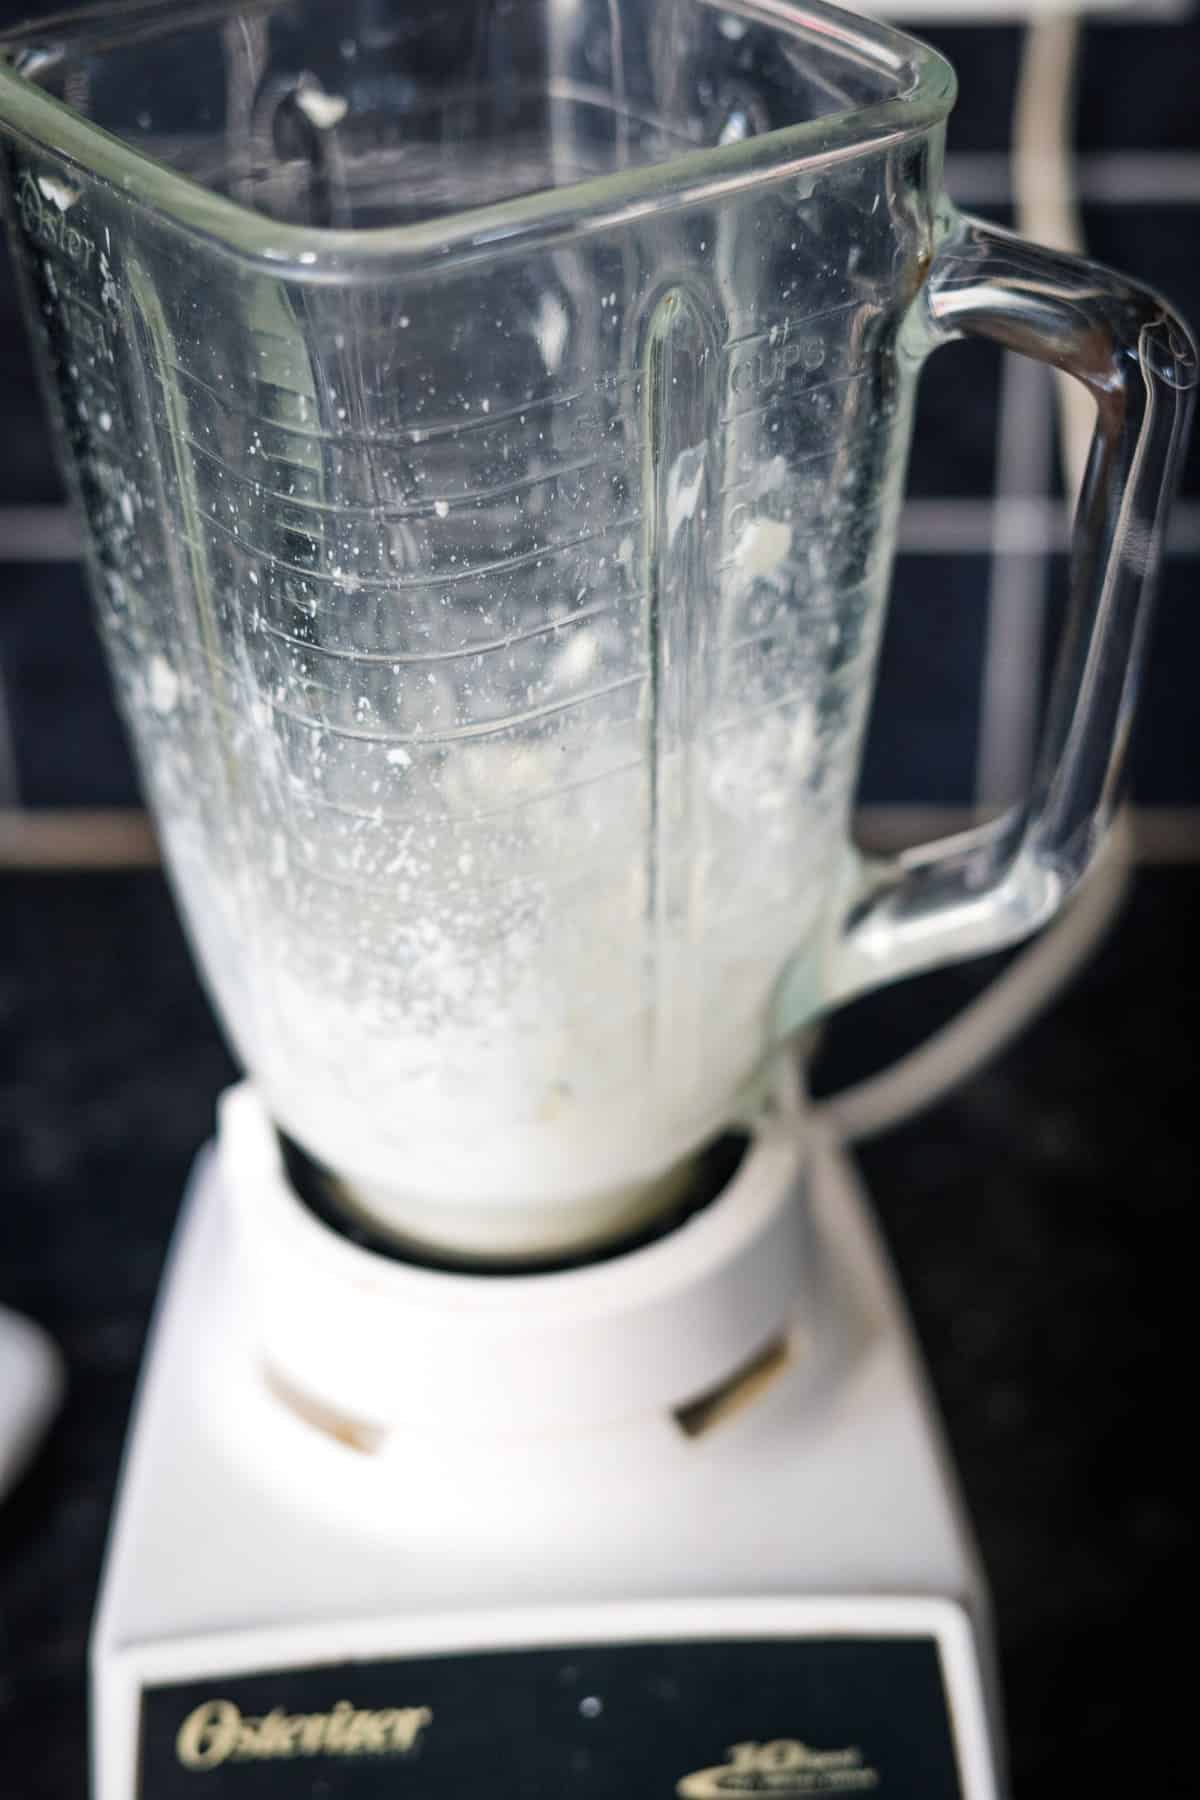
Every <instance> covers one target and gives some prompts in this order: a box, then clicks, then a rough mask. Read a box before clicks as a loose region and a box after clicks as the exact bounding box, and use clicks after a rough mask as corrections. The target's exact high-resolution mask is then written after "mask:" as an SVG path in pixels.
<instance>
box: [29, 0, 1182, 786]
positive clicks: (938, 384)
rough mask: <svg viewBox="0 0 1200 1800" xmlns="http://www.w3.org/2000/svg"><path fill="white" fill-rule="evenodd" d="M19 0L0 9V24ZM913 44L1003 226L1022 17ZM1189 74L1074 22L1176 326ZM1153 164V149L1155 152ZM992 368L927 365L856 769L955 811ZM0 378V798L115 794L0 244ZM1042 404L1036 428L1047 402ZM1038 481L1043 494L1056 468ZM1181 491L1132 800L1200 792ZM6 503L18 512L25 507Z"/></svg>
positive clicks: (1155, 30)
mask: <svg viewBox="0 0 1200 1800" xmlns="http://www.w3.org/2000/svg"><path fill="white" fill-rule="evenodd" d="M26 10H27V8H25V7H21V8H13V7H12V6H10V5H7V4H5V0H0V25H3V23H4V22H5V21H6V20H7V19H8V18H10V17H13V16H16V13H17V12H18V11H20V12H25V11H26ZM925 35H926V36H928V37H931V38H933V39H935V41H936V42H937V43H938V44H939V46H940V47H941V48H943V49H944V50H945V51H946V52H947V54H949V56H950V57H951V59H952V60H953V62H954V63H955V65H956V67H957V69H958V72H959V78H960V92H961V98H960V103H959V107H958V110H957V112H956V113H955V115H954V118H953V120H952V122H951V130H950V138H949V162H948V181H949V185H950V187H951V191H952V192H953V193H954V194H955V197H956V198H958V199H959V200H960V202H961V203H962V204H964V205H966V206H968V207H971V206H974V207H976V208H977V209H978V210H980V211H982V212H984V213H986V214H987V216H989V217H991V218H993V219H995V220H997V221H999V222H1001V223H1008V222H1009V221H1010V213H1009V208H1008V205H1007V185H1006V183H1007V160H1006V153H1007V149H1008V146H1009V142H1010V136H1011V122H1012V107H1013V96H1014V89H1015V83H1016V77H1017V69H1018V61H1019V55H1020V49H1021V42H1022V30H1021V28H1020V27H1017V26H1012V25H1006V26H986V27H973V26H959V27H953V28H947V29H942V30H939V31H936V32H933V31H927V32H926V33H925ZM1198 73H1200V23H1197V22H1196V21H1194V20H1191V19H1189V20H1186V21H1183V22H1177V23H1173V24H1156V23H1144V24H1142V23H1132V22H1131V23H1124V24H1120V25H1106V24H1094V25H1091V26H1089V27H1088V28H1087V29H1086V31H1085V34H1084V44H1083V51H1082V58H1081V66H1080V75H1079V93H1078V113H1077V129H1076V139H1077V142H1078V145H1079V147H1080V149H1081V151H1082V153H1083V158H1082V160H1081V162H1080V164H1079V172H1080V179H1081V187H1082V190H1083V193H1084V198H1085V204H1084V207H1083V219H1084V226H1085V233H1086V238H1087V242H1088V246H1089V250H1090V252H1091V253H1092V254H1093V255H1095V256H1096V257H1097V258H1098V259H1100V260H1103V261H1105V262H1109V263H1112V264H1114V265H1116V266H1118V267H1124V268H1127V269H1129V270H1130V271H1131V272H1134V273H1136V274H1137V275H1138V276H1139V277H1140V278H1141V279H1143V280H1146V281H1148V282H1149V283H1150V284H1151V285H1153V286H1156V287H1158V288H1160V289H1161V290H1162V291H1163V292H1165V293H1166V294H1168V295H1169V296H1170V297H1171V299H1173V300H1174V301H1175V302H1176V304H1178V305H1179V306H1180V307H1181V308H1182V309H1183V310H1184V312H1185V313H1186V314H1188V315H1189V316H1190V317H1191V318H1192V319H1193V320H1200V108H1197V106H1196V103H1195V91H1196V80H1195V78H1196V76H1197V74H1198ZM1156 156H1157V157H1159V158H1165V159H1166V160H1164V161H1161V162H1160V163H1156V162H1155V157H1156ZM1158 167H1161V169H1162V170H1163V177H1162V182H1161V185H1160V184H1159V183H1158V182H1157V181H1156V176H1155V170H1156V168H1158ZM1002 374H1003V362H1002V358H1001V357H1000V355H999V354H998V353H996V352H993V351H991V350H989V349H987V348H985V347H983V346H979V345H954V346H951V347H950V348H948V349H945V350H942V351H940V352H939V353H938V354H937V355H936V356H935V357H934V358H933V359H932V360H931V362H930V363H929V365H928V367H927V369H926V371H925V375H924V378H923V384H922V388H921V394H920V400H919V405H918V413H917V429H916V439H915V444H914V450H913V460H912V468H911V479H910V497H911V499H912V501H913V502H914V505H913V508H912V510H911V511H910V513H909V515H908V521H907V524H906V529H905V534H904V544H905V546H906V549H905V551H904V553H902V554H901V556H900V557H899V559H898V562H897V571H896V581H895V590H894V598H893V604H892V610H891V614H890V617H889V623H888V628H887V632H886V636H885V642H884V648H883V654H882V659H881V665H880V678H879V687H878V693H877V697H876V704H875V707H874V711H873V715H872V723H871V730H870V737H869V742H868V747H867V752H866V757H865V762H864V769H863V780H862V788H861V797H862V799H863V800H864V801H866V802H870V803H874V804H894V803H903V804H938V805H942V804H945V805H956V806H960V805H967V804H970V803H971V801H972V800H973V798H974V797H975V795H976V792H977V789H976V785H975V770H976V758H977V746H978V738H979V715H980V691H981V680H982V670H983V663H984V655H985V646H986V643H987V635H988V627H987V618H988V610H987V609H988V595H989V580H990V568H991V560H990V542H991V536H990V533H991V525H990V513H989V509H988V506H987V502H988V500H989V497H990V496H991V495H992V494H993V492H994V490H995V488H996V484H997V479H998V475H1000V474H1001V471H999V470H998V468H997V450H996V442H997V418H998V413H999V409H1000V403H1001V393H1002V385H1003V379H1002ZM0 384H2V386H0V391H2V392H3V394H4V407H5V416H4V428H3V430H2V431H0V732H8V733H9V734H11V740H12V741H11V744H10V745H7V746H6V745H4V744H0V772H3V771H4V770H5V769H6V768H7V767H8V766H9V765H11V766H12V768H13V769H15V790H16V791H15V793H13V794H9V795H7V796H5V795H3V794H0V805H3V804H5V803H8V804H11V803H13V802H14V800H15V801H17V802H19V803H21V804H25V805H29V806H83V805H97V804H104V805H110V804H124V803H131V802H133V801H134V800H135V799H136V785H135V779H134V775H133V772H132V767H131V762H130V758H129V755H128V752H127V749H126V746H125V742H124V737H123V733H122V729H121V726H120V724H119V723H118V721H117V719H116V716H115V712H114V708H113V705H112V702H111V699H110V696H109V691H108V685H107V676H106V673H105V669H104V662H103V657H102V655H101V653H100V650H99V646H98V644H97V641H96V637H95V634H94V631H93V629H92V626H91V622H90V618H89V615H88V608H87V602H86V598H85V594H84V589H83V583H82V579H81V576H80V573H79V570H78V569H77V568H76V567H75V566H74V565H70V564H65V563H63V562H61V561H57V562H56V561H53V560H40V561H31V560H29V557H30V554H31V553H30V548H29V545H30V534H31V533H32V534H34V536H35V537H36V533H37V531H38V529H39V525H38V519H39V517H40V515H36V514H35V515H31V514H29V513H28V510H27V509H29V508H37V507H45V506H55V505H57V504H59V503H60V502H61V499H62V486H61V482H60V480H59V477H58V474H57V472H56V470H55V467H54V462H53V457H52V455H51V451H50V446H49V443H48V439H47V434H46V430H45V426H44V422H43V419H42V410H41V401H40V396H39V395H38V392H37V389H36V386H35V384H34V381H33V379H32V376H31V374H30V370H29V361H28V355H27V351H26V345H25V338H24V332H23V327H22V325H21V323H20V320H19V317H18V313H17V308H16V302H15V296H14V294H13V291H12V284H11V279H10V273H9V270H8V266H7V259H6V257H5V256H3V254H2V253H0ZM1043 412H1044V415H1045V417H1044V424H1045V429H1046V430H1047V431H1049V430H1050V429H1051V426H1050V423H1049V420H1050V411H1049V407H1048V406H1047V407H1045V408H1044V409H1043ZM1053 460H1054V459H1053V458H1052V461H1053ZM1010 473H1011V472H1010ZM1052 486H1054V487H1055V488H1057V489H1059V491H1060V484H1059V483H1058V478H1057V474H1056V475H1055V477H1054V479H1053V482H1052ZM1184 500H1185V511H1184V512H1183V513H1182V514H1181V515H1180V518H1179V522H1178V525H1177V529H1176V533H1175V541H1176V546H1177V547H1176V549H1175V550H1174V551H1173V553H1172V554H1171V556H1170V558H1169V561H1168V567H1167V570H1166V575H1165V579H1164V582H1163V591H1162V596H1161V605H1160V621H1159V628H1158V632H1157V636H1156V640H1155V643H1154V649H1153V656H1152V663H1151V669H1150V674H1149V678H1148V691H1147V694H1146V709H1145V711H1146V717H1145V720H1144V723H1143V727H1142V729H1141V731H1140V732H1139V736H1138V741H1137V748H1136V758H1135V764H1136V791H1137V796H1138V798H1139V799H1140V800H1141V801H1143V802H1144V803H1147V804H1171V805H1194V804H1200V755H1198V754H1197V749H1198V745H1200V734H1198V733H1197V730H1196V727H1195V724H1194V717H1193V715H1194V714H1195V712H1196V710H1197V709H1196V705H1195V702H1194V701H1193V699H1192V697H1191V689H1192V680H1193V671H1194V670H1195V669H1196V668H1197V666H1200V611H1198V609H1197V606H1196V603H1195V599H1194V590H1195V582H1196V577H1197V574H1198V573H1200V558H1198V555H1197V552H1198V551H1200V442H1197V443H1195V444H1193V448H1192V452H1191V455H1190V458H1189V461H1188V465H1187V470H1186V473H1185V479H1184ZM14 509H22V512H21V515H20V517H18V515H17V513H16V512H15V511H14ZM1042 535H1043V538H1046V534H1045V533H1043V534H1042ZM1051 535H1052V534H1051ZM1050 548H1051V546H1050V543H1049V541H1048V540H1047V542H1045V543H1044V544H1043V543H1042V542H1041V541H1037V542H1035V541H1033V540H1031V545H1030V554H1031V555H1033V556H1041V555H1043V554H1047V555H1048V554H1049V553H1050ZM1064 580H1065V577H1064V559H1063V558H1062V557H1061V556H1055V557H1053V559H1052V561H1051V564H1050V567H1049V570H1048V574H1047V583H1046V584H1047V587H1048V593H1049V601H1050V605H1049V626H1048V630H1049V634H1050V635H1051V636H1052V635H1053V627H1054V622H1055V619H1056V617H1057V615H1058V612H1059V611H1060V610H1061V594H1062V590H1063V586H1064ZM1030 681H1031V682H1033V683H1034V684H1035V685H1042V683H1043V674H1042V672H1041V671H1039V670H1038V669H1036V668H1035V669H1031V670H1030Z"/></svg>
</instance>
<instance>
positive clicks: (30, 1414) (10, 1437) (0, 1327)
mask: <svg viewBox="0 0 1200 1800" xmlns="http://www.w3.org/2000/svg"><path fill="white" fill-rule="evenodd" d="M63 1386H64V1378H63V1365H62V1358H61V1357H60V1355H59V1353H58V1350H57V1348H56V1346H55V1345H54V1343H53V1342H52V1340H51V1339H50V1338H49V1337H48V1336H47V1335H46V1333H45V1332H44V1331H43V1330H42V1329H41V1327H40V1326H38V1325H35V1324H34V1323H33V1321H32V1320H31V1319H25V1318H22V1317H21V1316H20V1315H19V1314H18V1313H14V1312H9V1311H8V1310H7V1308H5V1307H3V1306H0V1499H2V1498H3V1497H4V1495H5V1494H6V1493H7V1492H8V1490H9V1488H10V1487H11V1486H12V1485H13V1483H14V1482H15V1481H16V1479H17V1476H18V1475H19V1474H20V1473H21V1471H22V1470H23V1469H24V1467H25V1465H26V1463H27V1462H28V1461H29V1458H30V1457H31V1456H32V1455H33V1452H34V1450H35V1449H36V1447H37V1444H38V1442H39V1441H40V1439H41V1436H42V1433H43V1431H45V1429H46V1427H47V1426H48V1425H49V1423H50V1420H51V1419H52V1418H53V1416H54V1414H55V1412H56V1411H57V1410H58V1406H59V1402H60V1401H61V1399H62V1392H63Z"/></svg>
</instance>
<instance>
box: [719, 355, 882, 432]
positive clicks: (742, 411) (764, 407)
mask: <svg viewBox="0 0 1200 1800" xmlns="http://www.w3.org/2000/svg"><path fill="white" fill-rule="evenodd" d="M869 373H870V369H869V367H864V368H861V369H855V370H853V371H852V372H851V373H850V374H849V375H834V376H831V377H830V379H829V380H828V381H806V382H803V383H798V384H796V385H794V386H792V387H785V388H783V389H782V390H780V389H777V390H776V391H774V392H772V393H771V394H770V395H769V396H768V398H767V399H766V400H760V401H759V402H758V403H757V404H756V405H754V406H743V407H740V408H739V409H738V410H737V411H736V412H730V413H725V414H723V415H722V417H721V419H720V421H719V423H720V425H721V426H722V428H724V429H726V430H727V429H729V428H730V427H731V426H735V425H740V424H741V423H742V422H743V421H744V420H746V419H753V418H757V417H759V416H760V415H761V414H762V413H765V412H769V411H770V410H771V408H772V407H773V406H778V407H780V408H781V409H783V410H784V412H785V416H787V417H788V418H791V417H792V416H793V414H794V408H795V407H796V406H798V405H799V404H801V402H802V401H804V400H808V399H810V398H811V397H812V395H813V394H821V393H827V392H828V391H829V390H830V389H831V388H842V387H849V386H850V384H851V383H852V382H855V381H861V380H862V379H863V376H864V375H868V374H869ZM842 448H843V449H844V448H845V446H844V445H843V446H842Z"/></svg>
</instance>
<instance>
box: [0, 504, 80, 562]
mask: <svg viewBox="0 0 1200 1800" xmlns="http://www.w3.org/2000/svg"><path fill="white" fill-rule="evenodd" d="M82 549H83V539H82V535H81V533H80V530H79V525H78V522H77V520H76V518H75V514H74V513H73V512H72V511H71V508H70V507H69V506H0V562H14V563H19V562H28V563H39V562H75V561H77V560H78V558H79V556H80V555H81V553H82Z"/></svg>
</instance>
